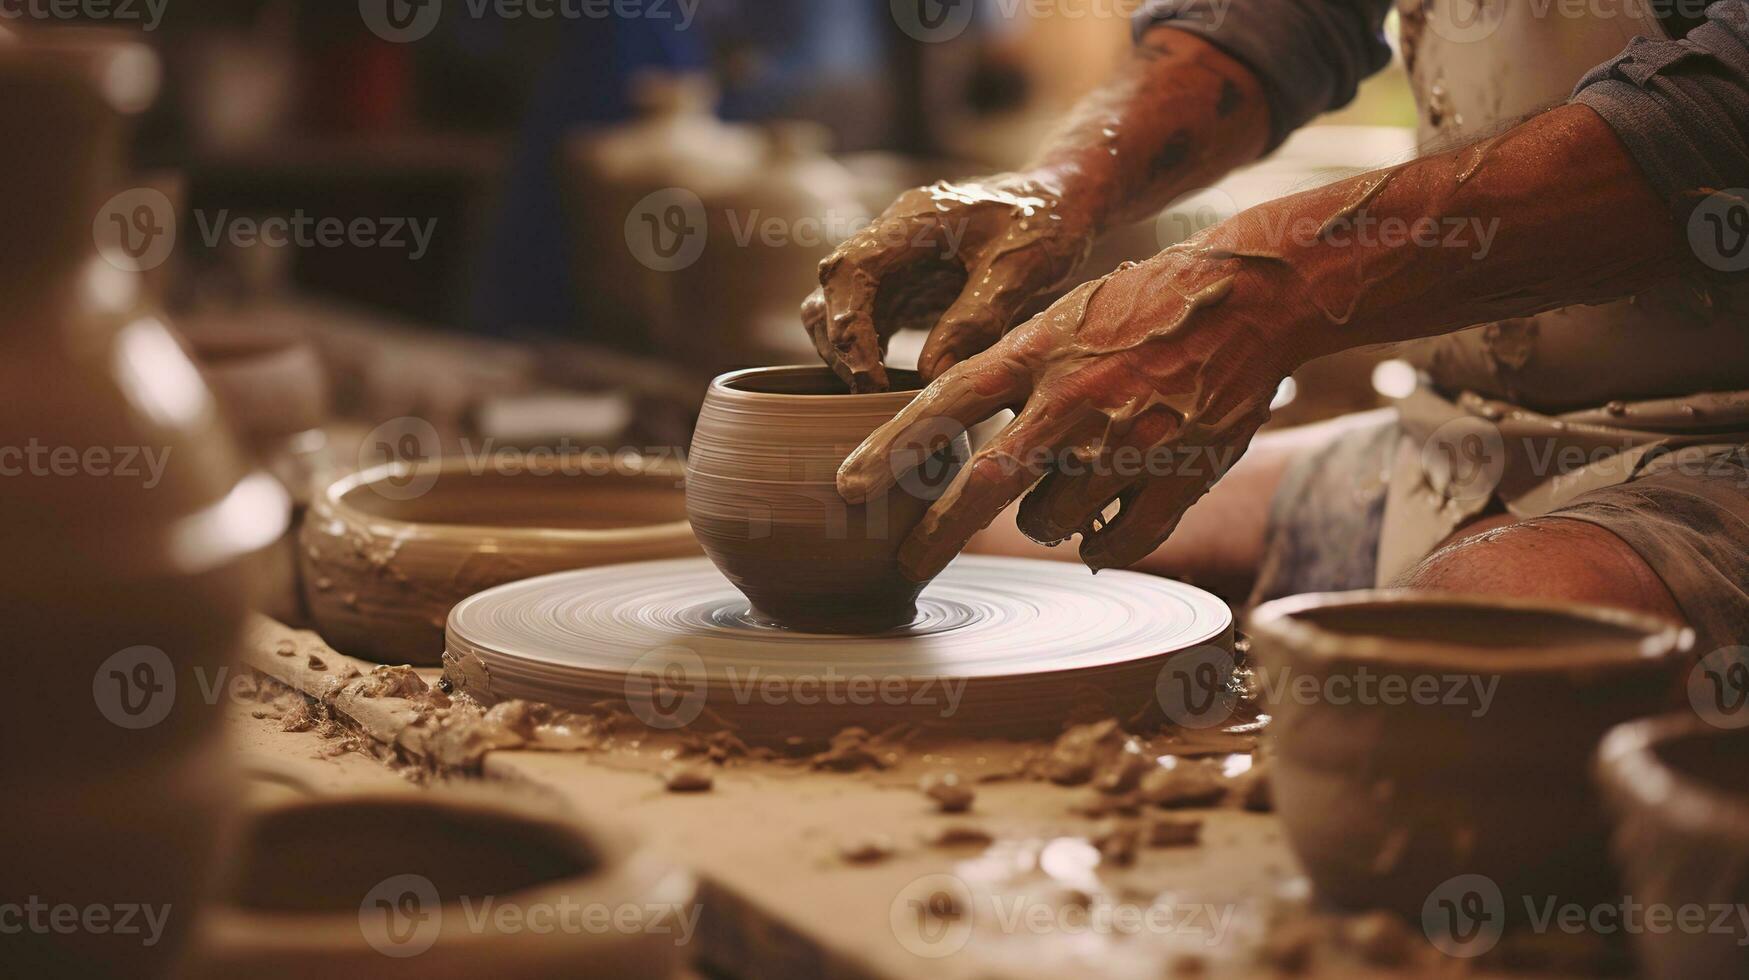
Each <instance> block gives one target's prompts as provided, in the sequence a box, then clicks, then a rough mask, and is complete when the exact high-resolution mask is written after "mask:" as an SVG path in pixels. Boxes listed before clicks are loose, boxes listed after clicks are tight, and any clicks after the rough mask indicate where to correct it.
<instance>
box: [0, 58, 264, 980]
mask: <svg viewBox="0 0 1749 980" xmlns="http://www.w3.org/2000/svg"><path fill="white" fill-rule="evenodd" d="M156 77H157V63H156V60H155V59H154V57H153V56H152V54H151V52H150V50H148V49H147V48H145V47H144V46H143V45H140V44H137V43H133V42H128V41H123V42H118V41H115V40H112V39H110V38H108V37H105V36H103V35H97V34H88V33H85V32H79V31H69V32H66V33H62V32H58V31H43V32H40V34H39V33H36V32H32V33H31V34H30V36H29V38H28V39H25V40H20V41H17V42H15V43H12V44H8V45H5V46H3V47H0V89H3V90H4V91H6V93H7V98H5V99H4V100H0V130H3V131H4V132H5V133H6V134H7V139H6V140H5V141H4V142H3V143H0V169H3V170H4V172H5V173H6V174H7V175H8V180H7V181H6V182H5V183H4V185H0V210H3V211H4V213H5V214H6V215H7V228H6V233H5V234H4V235H0V385H3V386H4V388H5V390H6V391H7V411H6V413H5V418H4V421H3V422H0V428H3V430H4V432H3V434H0V446H7V447H16V448H17V449H19V450H21V451H22V452H23V453H24V455H22V456H12V455H11V454H8V458H7V459H6V460H5V463H6V465H7V466H8V468H13V467H17V468H16V469H13V470H12V472H11V473H10V474H9V475H6V476H5V477H3V479H4V482H5V488H6V491H5V492H6V506H5V507H4V508H0V536H3V537H4V539H5V541H6V559H5V561H4V563H0V593H4V594H5V596H6V603H7V616H6V620H5V622H6V627H7V631H6V639H7V643H8V648H9V650H10V651H11V654H10V659H9V667H10V669H11V670H12V672H13V677H14V682H13V683H8V684H6V685H4V686H0V716H3V717H5V718H6V719H7V731H8V733H9V735H11V738H9V740H8V741H9V753H8V760H7V763H6V765H5V766H4V767H3V768H0V789H3V790H4V791H5V792H6V793H7V795H8V796H9V797H10V798H13V799H20V800H28V801H29V804H28V806H24V807H21V808H19V812H18V813H16V814H14V815H12V816H11V817H9V824H8V831H7V833H6V834H5V835H4V836H3V837H0V867H3V868H5V869H6V877H7V881H8V887H9V888H14V887H15V888H17V889H18V891H17V892H16V894H17V895H18V896H19V900H22V899H24V898H26V897H29V896H31V895H37V896H40V897H41V898H42V899H43V900H44V901H47V902H51V903H57V904H67V905H72V906H76V907H80V908H86V907H89V908H93V909H97V908H100V907H101V908H103V909H106V910H108V912H109V913H111V914H115V915H120V914H122V913H120V912H118V911H116V906H117V905H118V904H119V903H135V904H144V905H152V906H163V905H169V906H171V907H172V909H173V911H174V910H181V911H183V912H186V910H187V909H189V908H190V907H192V905H193V904H194V902H195V901H196V900H197V897H198V895H199V893H200V889H201V886H202V884H203V883H204V878H205V870H206V866H207V860H208V856H209V855H210V853H211V852H212V849H213V847H214V844H215V838H216V834H217V830H218V826H219V824H220V820H221V817H222V814H223V812H224V811H225V809H226V807H227V805H228V803H229V800H230V785H229V783H228V781H227V780H226V776H225V770H224V768H223V766H222V764H221V763H222V759H223V757H222V755H221V754H220V753H217V752H215V751H214V749H215V746H216V745H218V740H219V736H220V735H221V731H222V726H223V720H224V713H223V707H222V706H223V704H224V701H223V698H222V694H221V695H220V696H219V698H218V700H217V701H214V700H211V699H209V698H207V697H206V696H205V693H206V690H221V691H222V685H223V684H224V683H225V681H226V680H227V678H228V676H229V675H228V674H227V673H226V671H227V670H229V669H230V668H231V658H232V654H233V652H234V644H235V642H236V639H237V634H238V630H239V627H240V625H241V622H242V618H243V615H244V613H245V610H246V608H247V603H248V599H249V590H250V585H251V572H252V568H251V557H252V556H253V554H254V553H256V552H258V551H259V550H260V549H261V548H263V547H265V546H266V545H268V544H269V543H270V542H272V541H273V540H274V539H275V538H276V537H278V536H279V534H280V533H281V532H282V531H283V530H284V528H285V523H286V516H287V511H288V507H287V501H286V498H285V494H284V492H283V490H282V489H281V488H280V487H279V486H278V484H277V483H275V482H274V481H273V480H272V479H271V478H270V477H267V476H266V475H264V474H251V473H250V472H249V471H248V469H247V467H246V466H245V464H244V463H243V461H242V459H241V457H240V455H239V454H238V452H237V450H236V447H235V446H234V445H233V444H232V443H231V441H230V440H229V437H228V434H227V433H226V431H225V429H224V427H223V425H222V423H221V419H220V417H219V413H218V412H217V410H216V409H215V407H214V402H213V398H212V395H211V393H210V392H209V391H208V389H207V388H206V386H205V385H204V384H203V383H202V381H201V378H200V375H199V373H198V372H197V371H196V369H195V367H194V365H193V364H192V363H191V362H190V361H189V359H188V357H187V355H186V354H185V353H184V352H183V349H182V347H181V346H180V345H179V344H178V342H177V340H176V339H175V338H174V337H173V336H172V335H171V334H170V332H169V330H168V329H167V328H166V326H165V325H164V323H163V321H162V319H161V318H160V317H159V315H158V314H157V312H156V311H155V310H153V309H152V308H151V307H150V306H149V304H148V303H147V302H146V295H147V294H146V290H145V289H144V287H143V286H142V283H141V281H140V278H139V270H138V269H137V268H134V265H135V264H136V263H130V262H128V261H126V260H124V259H123V258H122V257H121V256H120V255H118V254H117V253H115V252H111V251H105V252H104V253H103V254H102V255H101V256H100V254H99V251H98V247H97V245H98V242H97V241H96V240H95V239H96V238H97V237H101V236H94V233H93V232H94V227H95V228H98V229H104V228H109V227H113V226H112V225H109V224H107V223H106V222H105V221H104V218H105V216H106V215H108V216H119V217H121V218H122V219H124V220H123V223H124V224H125V225H127V227H128V230H130V231H135V232H138V231H139V230H140V227H141V226H142V225H145V226H148V227H150V226H154V225H156V223H157V221H158V219H160V218H162V217H163V216H162V215H159V214H153V213H151V212H152V210H153V209H152V208H151V207H150V206H142V207H143V210H142V208H141V207H135V206H133V204H134V202H129V201H128V200H127V199H126V198H118V199H117V200H118V201H120V202H123V203H122V204H118V205H109V204H108V202H109V201H110V200H111V196H112V195H114V194H115V193H116V192H117V190H118V189H119V187H120V186H121V185H120V179H119V174H120V173H121V168H120V166H119V163H120V158H121V147H122V145H123V137H124V134H125V130H126V126H125V123H124V118H123V117H124V114H125V113H130V112H138V111H140V110H142V109H143V108H145V107H146V106H147V105H148V104H149V103H150V102H151V100H152V95H153V91H154V89H155V87H156ZM110 208H113V209H114V210H110ZM129 219H138V221H137V222H134V223H129ZM140 254H141V255H146V254H150V246H147V247H146V248H145V249H144V250H143V251H142V252H141V253H140ZM136 257H137V256H136ZM203 685H206V687H205V688H204V689H203ZM136 921H137V920H136ZM177 933H178V930H176V929H175V925H174V923H172V925H171V927H170V929H169V931H167V932H166V933H165V934H164V935H162V936H161V937H160V941H159V942H157V943H155V944H152V945H150V946H146V945H143V944H142V943H141V942H140V941H139V940H140V936H139V934H137V933H134V934H122V933H119V932H116V931H98V930H95V929H90V928H83V929H79V930H76V931H74V932H72V933H67V932H49V933H31V934H30V935H28V936H23V937H21V936H8V937H6V941H5V946H6V952H5V953H4V954H0V957H4V959H5V961H6V965H7V967H8V970H9V972H20V973H23V974H26V975H33V976H61V975H72V976H94V975H95V976H118V975H127V976H154V975H157V974H159V973H161V972H162V971H163V970H164V969H165V968H166V967H167V965H168V960H169V958H170V957H171V956H172V955H173V954H174V953H175V951H176V948H177V945H178V944H177V942H176V936H177Z"/></svg>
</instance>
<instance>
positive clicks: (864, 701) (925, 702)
mask: <svg viewBox="0 0 1749 980" xmlns="http://www.w3.org/2000/svg"><path fill="white" fill-rule="evenodd" d="M1232 625H1233V620H1232V613H1231V612H1230V610H1229V609H1228V608H1227V605H1226V604H1225V603H1224V602H1222V601H1221V600H1219V599H1217V598H1215V597H1214V596H1212V595H1210V594H1208V593H1207V592H1204V591H1202V590H1200V589H1197V588H1194V587H1192V586H1188V585H1184V584H1182V583H1179V582H1173V581H1170V580H1168V579H1162V578H1156V577H1153V576H1149V575H1141V574H1137V573H1134V572H1122V571H1109V572H1102V573H1101V574H1099V575H1098V576H1093V575H1090V574H1088V572H1087V570H1086V569H1085V568H1082V567H1080V566H1079V565H1072V564H1067V563H1059V562H1048V561H1037V560H1029V559H1020V558H992V557H981V556H966V557H962V558H960V559H959V560H958V561H956V562H954V564H952V565H951V566H949V567H948V569H947V570H946V571H945V572H943V573H942V574H941V576H940V577H939V578H938V579H936V580H935V582H934V583H933V584H931V585H930V587H929V588H928V589H927V590H925V591H924V593H923V596H922V598H921V599H919V600H918V604H917V617H916V619H915V620H914V621H913V622H912V623H911V624H910V625H909V626H907V627H904V628H901V629H898V630H895V631H892V632H888V633H882V634H879V635H870V636H831V635H822V634H814V633H799V632H793V631H789V630H785V629H782V628H780V627H777V626H773V625H770V624H767V623H763V622H761V621H760V620H759V619H758V617H757V616H756V615H755V614H754V613H752V612H751V611H750V609H749V606H748V602H747V599H746V598H745V597H743V596H742V595H741V594H740V593H739V592H738V591H736V590H735V588H734V586H732V585H730V584H729V582H728V580H727V579H725V578H724V577H723V576H722V574H721V573H719V572H718V571H717V570H716V568H715V567H714V566H713V565H712V564H711V563H710V561H709V560H707V559H703V558H689V559H678V560H673V561H649V562H637V563H632V564H625V565H613V566H607V567H603V568H593V569H584V570H580V571H574V572H561V573H559V574H556V575H546V576H542V577H540V578H533V579H528V580H526V581H521V582H513V583H511V584H509V585H503V586H499V587H497V588H494V589H489V590H487V591H485V592H481V593H479V594H478V595H475V596H472V597H470V598H468V599H465V600H463V601H462V602H460V603H458V604H457V605H456V606H455V607H454V609H453V610H451V612H450V616H449V626H448V630H447V644H446V647H447V649H446V652H445V654H444V663H445V666H446V673H447V675H448V676H449V678H450V681H451V683H452V684H454V685H455V686H456V687H457V688H458V689H460V690H463V691H465V692H467V693H469V694H470V695H472V696H474V697H476V698H478V699H480V700H482V701H484V702H486V703H489V704H490V703H496V702H498V701H503V700H507V699H512V698H519V699H526V700H531V701H544V702H547V703H549V704H554V705H558V706H561V707H568V708H573V709H578V710H581V709H585V708H590V707H594V706H598V705H600V704H602V703H603V702H613V701H619V702H621V703H622V704H623V705H624V706H625V707H627V708H628V709H629V710H630V711H631V713H632V714H633V715H634V716H636V717H637V718H639V719H640V720H642V721H643V722H644V723H645V724H647V725H650V726H652V727H656V728H666V729H676V728H683V727H701V728H708V727H729V728H733V729H735V730H737V731H738V732H740V733H741V734H742V735H743V736H746V737H751V738H759V739H770V738H778V739H781V738H786V737H790V736H795V735H803V736H806V737H819V736H822V735H829V734H831V733H833V732H836V731H838V730H840V729H842V728H844V727H846V726H850V725H862V726H864V727H868V728H870V729H871V730H875V729H877V728H885V727H887V726H889V725H893V724H900V723H913V724H922V725H930V726H951V727H953V728H955V729H956V730H961V731H969V732H980V733H991V734H1014V735H1027V734H1048V733H1050V732H1054V731H1056V730H1058V729H1060V728H1061V726H1062V724H1063V722H1064V721H1065V720H1067V719H1068V718H1069V717H1070V716H1071V715H1074V716H1075V717H1077V718H1086V717H1090V716H1092V715H1103V716H1107V717H1112V716H1115V717H1121V718H1130V717H1133V716H1135V715H1137V714H1141V713H1145V712H1148V711H1149V710H1150V709H1151V708H1154V702H1155V695H1154V691H1155V682H1156V680H1157V678H1158V675H1159V673H1160V668H1161V667H1162V666H1163V665H1164V664H1165V662H1166V661H1167V659H1169V658H1170V657H1171V656H1172V655H1174V654H1176V653H1180V652H1183V651H1186V650H1190V649H1193V648H1201V647H1204V646H1206V645H1210V644H1212V645H1215V646H1218V647H1221V648H1223V649H1231V645H1232ZM1156 710H1157V709H1156Z"/></svg>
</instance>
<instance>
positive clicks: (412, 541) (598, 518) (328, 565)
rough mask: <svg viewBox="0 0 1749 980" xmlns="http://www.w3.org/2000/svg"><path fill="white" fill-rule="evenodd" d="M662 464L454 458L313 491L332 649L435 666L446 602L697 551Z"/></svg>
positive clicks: (308, 595)
mask: <svg viewBox="0 0 1749 980" xmlns="http://www.w3.org/2000/svg"><path fill="white" fill-rule="evenodd" d="M682 479H683V474H682V472H681V469H680V467H679V466H678V465H677V464H675V463H671V462H656V461H650V460H645V459H640V458H635V457H624V456H621V457H611V458H610V457H607V456H597V455H582V454H578V455H571V456H557V457H551V458H549V459H548V460H545V461H541V462H539V463H536V462H535V461H534V460H533V459H532V458H531V459H530V460H529V464H528V465H525V466H517V467H515V468H514V469H512V468H507V467H504V466H498V465H492V464H489V465H486V466H480V465H478V463H477V461H470V460H464V459H453V460H447V461H442V462H435V463H424V464H417V465H409V464H390V465H388V466H383V467H377V468H375V469H371V470H366V471H364V472H362V473H355V474H353V475H351V476H348V477H346V478H344V479H342V480H339V481H338V482H336V483H334V484H333V485H332V486H330V487H328V489H327V490H326V491H325V492H324V493H321V494H319V495H318V496H317V498H316V500H315V502H314V503H313V504H312V505H311V508H310V513H309V516H308V517H307V518H306V519H305V521H304V526H303V530H302V532H301V535H302V540H301V544H302V548H301V560H302V565H303V588H304V596H305V600H306V602H307V603H308V605H309V610H310V615H311V617H312V618H313V619H314V620H315V622H316V626H317V629H318V630H319V632H321V634H322V638H323V639H324V640H326V641H328V642H329V643H330V644H332V645H333V646H334V647H335V648H336V649H338V650H340V651H342V652H344V653H348V654H351V655H353V656H357V657H365V658H368V659H371V660H376V661H378V662H381V663H409V664H415V665H435V664H437V663H439V662H440V661H441V660H442V657H443V627H444V623H445V621H446V620H447V618H448V616H449V610H450V607H451V606H453V605H455V604H456V603H457V602H459V601H461V600H462V599H465V598H467V597H468V596H470V595H473V594H474V593H476V592H479V591H481V590H484V589H489V588H491V587H493V586H495V585H502V584H503V583H505V582H514V581H517V580H518V579H524V578H529V577H532V576H536V575H545V574H547V573H550V572H558V571H565V570H567V569H573V568H592V567H594V566H597V565H606V564H614V563H617V562H624V561H642V560H644V559H651V558H681V557H688V556H692V555H696V554H698V543H697V542H696V541H694V540H693V537H692V530H691V529H690V528H688V527H687V525H686V521H685V514H686V504H685V495H684V493H683V492H682V490H681V488H680V484H681V481H682Z"/></svg>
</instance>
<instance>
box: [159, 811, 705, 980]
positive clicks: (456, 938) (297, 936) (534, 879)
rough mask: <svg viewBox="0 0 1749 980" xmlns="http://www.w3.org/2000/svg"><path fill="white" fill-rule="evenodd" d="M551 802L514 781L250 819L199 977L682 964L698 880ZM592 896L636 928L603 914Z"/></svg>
mask: <svg viewBox="0 0 1749 980" xmlns="http://www.w3.org/2000/svg"><path fill="white" fill-rule="evenodd" d="M551 813H552V807H551V805H550V803H543V804H542V805H538V806H537V805H534V804H532V803H530V802H527V801H523V800H521V799H519V798H516V797H509V798H506V797H505V794H504V793H503V791H502V790H494V791H492V794H491V796H490V797H488V796H487V794H486V793H485V791H462V792H454V791H445V792H437V791H433V792H428V793H417V794H415V793H405V794H375V795H362V796H338V797H325V798H320V799H309V800H300V801H296V802H291V803H285V804H280V805H276V806H272V807H268V808H265V809H263V810H262V811H260V812H257V813H255V814H253V815H252V816H251V817H250V818H249V819H248V820H247V822H246V823H245V825H244V827H243V833H242V835H241V837H242V839H241V841H240V846H239V847H238V849H237V854H238V857H237V861H236V863H235V865H234V866H233V867H232V868H231V869H230V870H229V872H228V873H227V875H226V876H225V877H226V881H225V884H224V888H223V890H222V892H221V894H220V896H219V899H218V900H217V901H215V902H214V903H213V904H212V905H210V906H209V907H208V908H207V909H205V910H204V911H203V913H202V916H201V921H200V927H199V931H198V934H197V938H196V941H195V943H194V949H193V954H192V956H191V957H190V960H191V961H192V962H191V963H190V964H189V968H188V969H187V970H186V975H187V976H190V977H194V978H209V977H210V978H213V980H218V978H229V977H240V976H246V977H251V978H255V980H268V978H279V977H284V978H288V980H291V978H303V977H311V976H316V977H364V976H370V977H385V978H416V980H445V978H449V977H456V978H471V977H484V976H490V977H509V978H524V977H526V978H531V980H532V978H541V977H556V976H573V977H636V978H649V980H664V978H667V977H672V976H676V975H678V974H679V972H680V970H681V968H682V966H683V963H684V962H685V960H686V958H687V957H688V955H689V954H690V953H691V952H692V947H688V946H686V945H683V942H682V941H683V939H685V938H687V934H686V932H685V929H686V927H687V922H688V921H690V922H696V918H692V919H690V920H689V919H687V918H686V917H688V916H694V915H695V913H696V911H697V908H696V905H695V902H696V899H695V897H694V892H695V885H694V883H693V880H692V878H691V877H690V876H689V875H687V874H685V873H684V872H681V871H678V870H676V869H674V868H672V867H670V866H669V865H667V864H666V863H665V862H663V861H661V860H659V859H657V858H656V857H655V856H654V855H652V854H650V853H648V852H646V851H643V850H640V849H638V848H636V847H635V846H634V845H633V844H632V843H631V842H629V841H626V840H624V839H621V838H620V837H618V836H616V835H613V834H611V833H609V832H608V831H606V830H605V829H602V828H579V827H578V826H574V825H573V824H572V823H569V822H561V821H559V820H557V819H554V817H553V816H552V815H551ZM592 906H598V907H602V908H606V909H608V910H610V912H611V911H616V910H617V911H618V912H619V913H620V914H621V918H620V919H619V920H617V921H620V922H629V926H628V927H613V928H607V929H595V928H593V926H595V925H596V923H595V922H594V921H592V920H591V919H589V918H587V916H589V915H590V911H589V910H590V909H591V907H592ZM567 910H568V911H567ZM628 910H635V911H636V914H637V918H636V919H635V920H628V919H626V918H625V914H627V913H628ZM597 914H598V913H597ZM470 916H471V918H470ZM563 916H570V917H571V918H570V919H568V920H567V919H565V918H562V917H563ZM476 921H477V922H480V923H481V925H479V926H476V925H474V924H473V923H475V922H476ZM692 938H694V939H696V937H692Z"/></svg>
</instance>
